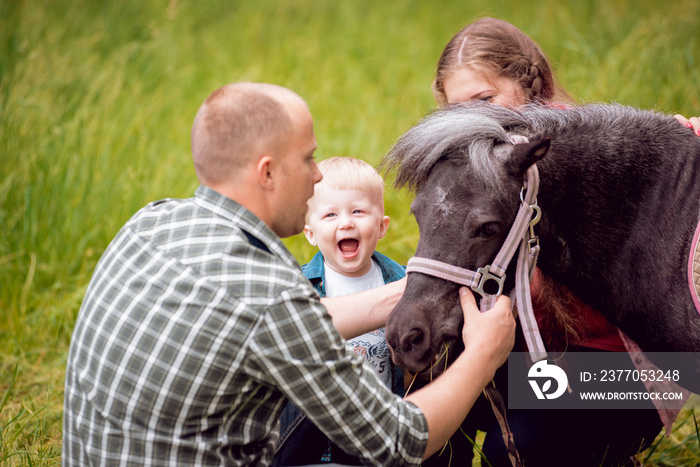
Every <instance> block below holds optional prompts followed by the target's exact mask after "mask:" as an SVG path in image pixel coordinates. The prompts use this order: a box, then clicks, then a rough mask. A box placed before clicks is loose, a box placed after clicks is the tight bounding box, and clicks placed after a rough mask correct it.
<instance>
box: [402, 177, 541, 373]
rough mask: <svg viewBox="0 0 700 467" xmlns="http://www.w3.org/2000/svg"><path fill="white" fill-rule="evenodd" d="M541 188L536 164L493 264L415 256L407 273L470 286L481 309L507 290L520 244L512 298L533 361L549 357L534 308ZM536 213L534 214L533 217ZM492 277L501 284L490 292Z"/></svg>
mask: <svg viewBox="0 0 700 467" xmlns="http://www.w3.org/2000/svg"><path fill="white" fill-rule="evenodd" d="M538 189H539V172H538V171H537V166H536V165H532V166H530V168H529V169H528V171H527V173H526V180H525V183H524V185H523V188H522V189H521V190H520V201H521V202H520V209H519V210H518V214H517V215H516V216H515V220H514V221H513V225H512V226H511V228H510V231H509V232H508V236H507V237H506V240H505V242H504V243H503V245H502V246H501V249H500V251H499V252H498V254H497V255H496V257H495V258H494V260H493V262H492V263H491V264H489V265H486V266H484V267H481V268H479V269H477V270H476V271H472V270H470V269H464V268H460V267H458V266H453V265H451V264H448V263H443V262H442V261H437V260H434V259H430V258H420V257H417V256H414V257H413V258H411V259H409V260H408V264H407V265H406V273H409V274H410V273H421V274H426V275H429V276H433V277H437V278H440V279H443V280H446V281H450V282H454V283H457V284H461V285H466V286H467V287H470V288H471V289H472V290H473V291H474V292H476V293H478V294H479V295H481V297H482V298H481V311H482V312H484V311H486V310H488V309H490V308H492V307H493V306H494V304H495V303H496V300H497V299H498V297H499V296H500V295H501V294H502V293H503V283H504V282H505V279H506V269H507V267H508V264H510V261H511V260H512V259H513V256H514V255H515V251H516V250H517V249H518V247H520V251H519V255H518V263H517V268H516V277H515V290H514V294H515V297H513V296H511V298H512V299H513V298H514V300H513V302H514V304H515V305H517V310H518V312H519V313H518V318H519V319H520V324H521V325H522V328H523V334H524V336H525V341H526V343H527V348H528V351H529V353H530V358H531V359H532V362H533V363H534V362H537V361H540V360H544V359H545V358H547V352H546V351H545V348H544V344H543V342H542V338H541V336H540V331H539V327H538V326H537V321H536V320H535V315H534V313H533V310H532V297H531V295H530V281H531V280H532V276H533V273H534V270H535V264H536V263H537V256H538V254H539V251H540V244H539V238H538V237H537V236H536V235H535V231H534V227H535V225H536V224H537V222H539V220H540V208H539V207H538V206H537V191H538ZM533 215H534V217H533ZM489 281H494V282H495V283H496V285H497V287H498V290H497V291H496V293H488V292H486V290H485V289H484V287H485V285H486V284H487V283H488V282H489Z"/></svg>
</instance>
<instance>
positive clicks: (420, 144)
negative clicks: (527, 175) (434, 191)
mask: <svg viewBox="0 0 700 467" xmlns="http://www.w3.org/2000/svg"><path fill="white" fill-rule="evenodd" d="M481 107H483V106H482V105H474V104H468V105H454V106H450V107H447V108H446V109H444V110H438V111H435V112H433V113H431V114H429V115H427V116H426V117H424V118H423V119H422V120H421V121H420V122H418V123H417V124H416V125H415V126H414V127H412V128H411V129H410V130H408V131H407V132H406V133H405V134H404V135H403V136H401V137H400V138H399V139H398V140H397V141H396V143H394V145H393V147H392V148H391V149H390V150H389V152H388V154H387V155H386V156H385V157H384V159H383V160H382V163H381V165H380V169H381V170H385V171H386V172H387V173H392V172H395V173H396V179H395V182H394V186H395V187H396V188H403V187H405V186H406V187H408V188H409V189H410V190H413V191H417V190H419V189H420V188H421V186H423V184H424V183H425V181H426V180H427V178H428V176H429V175H430V172H431V170H432V169H433V167H434V166H435V164H436V163H437V162H438V161H439V160H440V159H442V158H444V157H448V158H451V159H456V160H463V161H464V162H465V164H466V163H468V164H471V166H472V170H473V171H474V173H475V174H478V175H479V176H480V177H482V178H483V180H484V181H485V182H487V183H488V184H489V185H492V186H493V185H495V186H498V185H499V180H500V177H499V170H500V164H499V161H496V160H494V159H493V157H492V151H493V148H494V146H495V145H496V144H502V143H510V140H509V138H508V134H507V133H506V131H505V130H504V129H503V126H501V125H500V124H499V123H498V121H496V120H494V119H493V118H490V117H488V116H485V115H482V114H480V113H478V112H475V109H478V108H481ZM494 107H495V106H494ZM511 112H512V111H511ZM516 115H517V114H516Z"/></svg>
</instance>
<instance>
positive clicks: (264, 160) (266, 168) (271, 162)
mask: <svg viewBox="0 0 700 467" xmlns="http://www.w3.org/2000/svg"><path fill="white" fill-rule="evenodd" d="M275 162H276V161H275V158H274V157H272V156H268V155H264V156H261V157H260V159H258V162H257V164H256V166H255V173H256V175H257V179H258V183H259V184H260V186H261V187H262V188H263V189H272V188H274V183H275V177H274V175H273V173H274V172H273V169H274V168H275Z"/></svg>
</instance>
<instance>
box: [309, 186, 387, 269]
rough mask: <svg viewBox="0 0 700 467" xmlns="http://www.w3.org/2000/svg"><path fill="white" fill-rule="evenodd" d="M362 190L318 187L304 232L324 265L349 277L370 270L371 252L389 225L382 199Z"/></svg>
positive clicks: (311, 202)
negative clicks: (320, 256) (321, 257)
mask: <svg viewBox="0 0 700 467" xmlns="http://www.w3.org/2000/svg"><path fill="white" fill-rule="evenodd" d="M376 198H377V197H376V196H373V195H372V194H369V193H367V192H366V191H364V190H339V189H336V188H328V187H320V186H318V187H317V190H316V193H315V194H314V197H313V198H312V199H311V201H309V214H308V217H307V220H308V224H307V225H306V226H305V227H304V234H306V238H307V239H308V240H309V242H310V243H311V244H312V245H318V248H319V249H320V250H321V253H322V254H323V258H324V260H325V262H326V265H327V266H328V267H330V268H332V269H333V270H334V271H336V272H338V273H340V274H343V275H344V276H348V277H359V276H362V275H364V274H366V273H368V272H369V270H370V267H371V265H372V253H374V250H375V249H376V247H377V242H378V241H379V239H380V238H382V237H384V234H385V233H386V230H387V228H388V227H389V217H387V216H385V215H384V208H383V204H382V202H380V200H378V199H376Z"/></svg>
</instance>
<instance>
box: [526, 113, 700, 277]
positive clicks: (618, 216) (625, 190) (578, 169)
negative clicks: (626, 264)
mask: <svg viewBox="0 0 700 467" xmlns="http://www.w3.org/2000/svg"><path fill="white" fill-rule="evenodd" d="M662 123H666V122H662ZM617 125H618V127H615V126H614V125H612V124H611V126H610V127H611V128H612V129H611V130H610V131H606V132H604V131H603V130H604V129H605V122H602V123H600V122H598V123H596V124H595V126H596V127H597V128H593V127H591V128H585V127H581V126H578V127H576V126H566V127H565V128H560V129H559V131H560V133H559V134H555V135H553V136H552V140H553V143H552V147H551V150H550V153H549V154H548V155H547V156H546V157H545V158H544V159H543V160H542V161H540V162H539V163H538V167H539V169H540V174H541V184H540V194H539V196H538V202H539V205H540V207H541V209H542V220H541V221H540V226H539V235H540V238H541V243H542V253H541V256H540V266H541V268H542V269H543V270H544V271H545V272H546V273H548V274H550V275H552V276H554V277H559V278H562V282H563V283H564V284H565V285H568V286H570V287H573V288H574V289H575V288H576V287H580V285H576V284H577V283H581V282H582V278H592V277H600V271H601V268H606V267H608V266H609V265H610V264H611V263H615V262H619V261H625V258H626V255H628V254H629V249H631V248H644V247H645V245H644V242H647V243H648V242H649V241H650V239H652V238H658V237H659V236H660V237H663V238H661V239H660V240H661V241H669V242H676V243H678V242H683V241H685V240H684V238H685V237H686V236H687V235H688V231H689V230H690V231H692V229H693V227H694V226H695V224H696V223H697V219H698V211H699V209H700V203H699V200H700V180H698V175H699V174H700V139H698V140H697V141H695V140H689V139H688V138H687V137H685V136H686V135H685V134H683V135H682V136H684V137H682V138H681V137H677V136H678V135H680V133H678V132H677V131H675V130H684V129H683V128H682V127H681V126H680V125H678V124H677V123H675V122H674V123H673V125H676V126H677V127H678V128H676V127H675V126H671V127H669V126H668V124H666V125H660V124H659V122H658V121H657V122H651V123H650V124H649V125H647V127H646V128H641V129H639V131H641V132H642V135H644V137H640V133H639V131H632V129H631V127H630V126H625V125H622V128H619V122H617ZM571 127H574V128H575V131H574V130H572V129H571ZM644 132H647V133H644ZM669 133H670V134H669ZM601 138H603V139H602V140H601ZM661 146H663V147H661ZM669 211H672V212H669ZM659 223H666V224H667V226H668V227H667V230H670V231H664V229H663V228H661V227H660V226H659ZM691 236H692V235H691ZM646 247H648V245H646ZM583 282H586V281H585V280H584V281H583Z"/></svg>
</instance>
